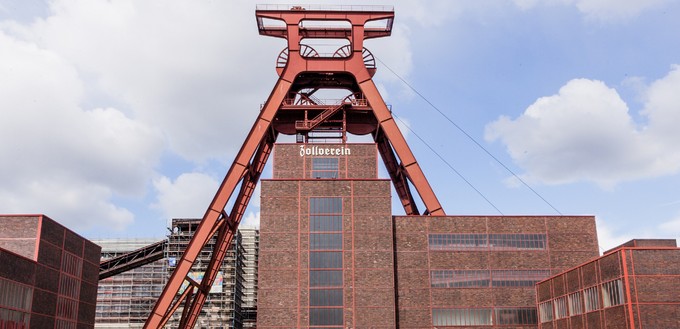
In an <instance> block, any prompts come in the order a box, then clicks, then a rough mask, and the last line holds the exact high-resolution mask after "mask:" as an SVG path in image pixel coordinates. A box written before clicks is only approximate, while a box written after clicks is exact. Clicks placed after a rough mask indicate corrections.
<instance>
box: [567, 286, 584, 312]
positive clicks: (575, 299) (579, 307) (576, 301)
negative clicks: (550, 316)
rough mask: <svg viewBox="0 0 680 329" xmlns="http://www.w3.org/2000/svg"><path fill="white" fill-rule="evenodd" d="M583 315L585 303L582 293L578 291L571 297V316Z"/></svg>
mask: <svg viewBox="0 0 680 329" xmlns="http://www.w3.org/2000/svg"><path fill="white" fill-rule="evenodd" d="M582 313H583V301H582V300H581V292H580V291H577V292H575V293H573V294H571V295H569V315H579V314H582Z"/></svg>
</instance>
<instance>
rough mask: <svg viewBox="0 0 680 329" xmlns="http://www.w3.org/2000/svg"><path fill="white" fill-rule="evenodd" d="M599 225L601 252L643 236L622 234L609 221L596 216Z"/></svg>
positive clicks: (598, 233) (598, 237)
mask: <svg viewBox="0 0 680 329" xmlns="http://www.w3.org/2000/svg"><path fill="white" fill-rule="evenodd" d="M596 226H597V241H598V244H599V245H600V252H601V253H602V252H605V251H607V250H610V249H612V248H614V247H616V246H620V245H621V244H623V243H625V242H628V241H630V240H632V239H635V238H638V239H639V238H642V236H635V237H633V236H631V235H629V234H620V232H616V231H614V230H613V229H612V228H611V227H610V226H609V224H607V222H605V221H604V220H602V219H600V218H596Z"/></svg>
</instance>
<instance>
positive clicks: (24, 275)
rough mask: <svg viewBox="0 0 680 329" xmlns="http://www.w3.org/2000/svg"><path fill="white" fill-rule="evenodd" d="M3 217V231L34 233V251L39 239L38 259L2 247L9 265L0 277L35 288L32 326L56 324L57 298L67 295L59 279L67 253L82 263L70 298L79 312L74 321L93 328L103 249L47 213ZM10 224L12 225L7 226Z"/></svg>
mask: <svg viewBox="0 0 680 329" xmlns="http://www.w3.org/2000/svg"><path fill="white" fill-rule="evenodd" d="M4 219H5V218H3V221H1V222H0V224H3V225H0V231H3V232H11V231H13V230H17V231H16V232H15V234H14V236H27V234H30V235H32V236H33V237H34V239H33V248H32V249H33V250H35V239H39V240H38V242H39V243H38V255H37V262H36V261H35V260H36V257H34V253H35V252H34V251H32V252H29V254H30V255H29V256H28V257H26V258H24V257H22V256H24V255H22V256H18V255H16V254H12V253H7V252H4V251H2V250H0V264H9V266H0V277H2V278H5V279H8V280H10V281H15V282H19V283H22V284H26V285H29V286H32V287H33V299H32V301H33V302H32V305H31V310H30V312H31V316H30V326H31V328H52V327H54V326H55V319H56V316H57V303H58V299H59V297H60V296H64V295H63V293H62V292H60V282H61V277H62V276H63V275H65V274H64V270H65V267H64V264H63V262H62V259H63V257H64V255H65V254H66V253H68V254H69V255H70V256H71V257H72V258H73V259H77V262H79V263H81V266H80V267H79V268H80V271H79V275H74V277H75V280H77V284H76V285H77V288H76V289H77V293H76V294H75V295H74V296H71V297H73V299H74V300H75V302H76V304H77V310H74V311H75V312H76V313H74V318H73V319H71V320H72V321H75V322H77V327H78V328H92V327H94V318H95V304H96V300H97V284H98V280H99V257H100V254H101V248H100V247H99V246H97V245H95V244H94V243H92V242H90V241H88V240H86V239H84V238H82V237H81V236H79V235H77V234H75V233H73V232H72V231H70V230H68V229H66V228H65V227H63V226H62V225H60V224H58V223H57V222H55V221H53V220H52V219H50V218H48V217H47V216H42V215H40V216H16V217H14V220H9V221H4ZM17 221H18V222H17ZM10 223H13V226H11V227H8V226H6V224H10ZM22 230H26V232H21V231H22ZM32 260H33V261H32Z"/></svg>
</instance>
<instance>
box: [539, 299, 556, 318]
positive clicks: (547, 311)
mask: <svg viewBox="0 0 680 329" xmlns="http://www.w3.org/2000/svg"><path fill="white" fill-rule="evenodd" d="M538 313H539V315H540V317H541V323H545V322H550V321H552V320H553V305H552V302H551V301H548V302H543V303H540V304H538Z"/></svg>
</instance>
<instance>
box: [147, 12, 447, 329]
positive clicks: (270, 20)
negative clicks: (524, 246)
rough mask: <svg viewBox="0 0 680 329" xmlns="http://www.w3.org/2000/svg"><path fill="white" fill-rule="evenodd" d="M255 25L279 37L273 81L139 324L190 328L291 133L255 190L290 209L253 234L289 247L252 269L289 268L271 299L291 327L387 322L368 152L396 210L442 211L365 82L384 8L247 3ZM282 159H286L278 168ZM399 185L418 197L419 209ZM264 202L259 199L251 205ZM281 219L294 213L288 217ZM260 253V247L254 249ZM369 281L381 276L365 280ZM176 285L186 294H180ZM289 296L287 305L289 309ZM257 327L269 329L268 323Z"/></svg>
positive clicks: (383, 201)
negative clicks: (384, 175)
mask: <svg viewBox="0 0 680 329" xmlns="http://www.w3.org/2000/svg"><path fill="white" fill-rule="evenodd" d="M256 18H257V24H258V30H259V32H260V34H261V35H265V36H272V37H277V38H283V39H285V40H286V42H287V47H285V48H284V50H283V51H281V53H280V54H279V56H278V58H277V60H276V71H277V72H278V74H279V79H278V81H277V82H276V85H275V86H274V89H273V90H272V93H271V95H270V96H269V98H268V99H267V102H266V103H265V104H264V106H263V108H262V109H261V111H260V114H259V116H258V118H257V120H256V121H255V123H254V125H253V127H252V129H251V130H250V133H249V134H248V137H247V138H246V140H245V141H244V143H243V146H242V147H241V149H240V151H239V153H238V154H237V156H236V159H235V160H234V163H233V164H232V166H231V168H230V169H229V171H228V173H227V175H226V177H225V179H224V181H223V183H222V185H221V186H220V188H219V190H218V191H217V193H216V195H215V198H214V199H213V201H212V202H211V204H210V206H209V207H208V210H207V211H206V213H205V215H204V217H203V219H202V221H201V224H200V225H199V227H198V229H197V230H196V232H195V234H194V237H193V239H192V241H191V242H190V243H189V246H188V247H187V249H186V252H185V253H184V255H183V256H182V258H181V260H180V261H179V262H178V263H177V267H176V269H175V271H174V272H173V274H172V276H171V278H170V280H169V282H168V285H167V286H166V288H165V289H164V290H163V293H162V294H161V296H160V298H159V300H158V302H157V303H156V305H155V307H154V309H153V311H152V314H151V315H150V316H149V319H148V321H147V323H146V325H145V327H146V328H159V327H162V326H164V325H165V323H166V322H167V321H168V319H169V318H170V316H171V315H172V313H174V312H175V311H176V310H178V309H180V308H181V309H182V321H181V323H180V327H182V328H185V327H186V328H191V327H193V325H194V324H195V323H196V320H197V317H198V316H199V314H200V310H201V307H202V305H203V303H204V302H205V299H206V297H207V293H208V291H209V288H210V286H211V284H212V282H213V281H214V279H215V276H216V275H217V271H218V269H219V266H220V264H221V262H222V260H223V259H224V256H225V254H226V251H227V249H228V246H229V243H230V241H231V239H232V237H233V236H234V233H235V231H236V228H237V227H238V224H239V222H240V221H241V218H242V216H243V213H244V212H245V209H246V207H247V205H248V202H249V201H250V198H251V196H252V194H253V191H254V189H255V187H256V185H257V182H258V180H259V178H260V174H261V173H262V170H263V169H264V166H265V163H266V161H267V159H268V157H269V155H270V153H271V151H272V149H273V147H274V142H275V141H276V138H277V136H278V134H289V135H296V137H297V142H298V143H299V144H294V145H288V146H280V147H279V149H280V153H281V154H280V155H279V156H278V157H277V161H281V162H280V163H278V162H277V164H276V168H277V174H276V175H277V177H279V178H280V179H284V178H285V179H287V180H289V182H288V183H283V182H279V181H276V182H274V181H270V182H268V183H267V186H266V188H265V190H267V192H266V193H267V194H268V195H270V196H271V197H272V198H273V199H272V200H273V201H272V202H274V201H277V200H279V201H280V199H279V198H274V196H275V195H276V193H277V192H280V191H284V190H285V191H287V192H290V193H297V194H298V195H297V196H296V195H295V194H294V195H293V196H295V197H297V198H298V199H297V200H298V204H297V205H295V209H292V208H291V209H289V208H277V209H272V210H276V211H281V213H280V214H284V213H285V214H286V215H285V216H284V217H285V218H286V220H285V222H280V221H281V220H282V219H281V218H278V217H277V218H274V217H276V216H274V217H271V218H270V219H267V220H265V221H268V222H269V224H266V225H263V228H266V227H269V228H270V229H272V230H274V231H269V233H270V234H272V237H277V238H280V239H285V240H286V241H287V242H288V243H292V242H295V241H297V245H296V246H295V248H293V246H292V245H291V246H289V247H290V248H292V249H289V250H288V251H292V252H291V253H287V252H280V253H278V254H267V253H263V254H262V256H261V257H262V261H261V264H262V265H261V266H264V267H265V268H266V267H267V266H270V269H276V268H280V267H284V268H287V267H288V266H292V267H291V268H294V270H291V271H287V272H285V275H288V276H289V278H290V279H291V280H293V281H291V282H290V285H286V287H288V288H290V290H291V291H289V292H290V293H292V294H293V295H290V296H297V297H296V298H292V297H286V298H285V300H280V302H286V303H287V304H285V305H286V306H285V307H284V308H286V307H288V306H290V307H293V306H295V307H293V308H294V309H295V310H296V311H295V312H296V313H295V320H294V322H290V323H291V325H293V326H302V327H309V326H311V327H314V326H316V325H321V326H335V325H339V326H342V325H343V323H355V322H356V323H361V321H364V322H363V323H365V324H367V325H368V324H371V323H372V324H376V323H382V324H383V325H384V326H387V327H394V323H395V322H394V317H395V315H394V313H395V310H394V301H393V299H392V301H391V302H390V301H388V300H387V299H385V298H386V296H387V295H389V294H391V295H392V297H394V288H393V286H394V285H393V282H392V281H389V280H390V277H391V276H393V275H391V274H390V273H391V272H390V271H391V268H393V266H392V264H391V262H392V260H391V259H392V258H391V257H392V256H391V255H392V252H391V246H390V244H391V238H390V237H391V235H390V234H391V233H390V232H391V231H390V227H391V224H389V223H390V221H389V215H390V200H389V195H390V189H389V180H388V181H379V180H377V169H376V168H377V163H376V160H377V154H380V156H381V158H382V160H383V162H384V163H385V167H386V169H387V171H388V172H389V175H390V179H391V181H392V183H393V184H394V187H395V190H396V192H397V195H398V197H399V200H400V202H401V204H402V206H403V207H404V211H405V213H406V214H407V215H421V214H422V215H438V216H443V215H445V214H444V211H443V209H442V207H441V205H440V203H439V200H438V199H437V197H436V196H435V194H434V192H433V191H432V188H431V187H430V184H429V183H428V181H427V179H426V178H425V176H424V174H423V172H422V170H421V168H420V166H419V165H418V163H417V161H416V159H415V157H414V156H413V153H412V152H411V150H410V149H409V147H408V145H407V144H406V140H405V139H404V137H403V135H402V134H401V132H400V131H399V129H398V128H397V125H396V123H395V121H394V118H393V117H392V115H391V113H390V110H389V109H388V107H387V105H386V104H385V102H384V101H383V99H382V98H381V97H380V94H379V92H378V89H377V88H376V85H375V84H374V82H373V80H372V76H373V75H374V74H375V71H376V65H375V64H376V60H375V58H374V57H373V54H372V53H371V52H370V51H369V50H368V49H366V48H365V47H364V40H366V39H371V38H379V37H386V36H389V35H390V34H391V32H392V22H393V19H394V10H393V9H392V7H384V6H308V5H305V6H304V7H303V6H286V5H262V6H258V7H257V10H256ZM315 41H321V43H324V42H326V41H328V42H330V43H334V42H335V43H336V44H337V47H336V49H331V50H330V52H328V53H326V52H324V51H321V52H320V51H317V50H316V49H314V47H313V46H311V44H313V43H314V42H315ZM324 90H334V91H340V93H341V94H342V93H344V96H343V97H342V98H341V99H338V100H332V101H324V100H320V99H319V97H317V96H318V94H319V93H318V92H319V91H324ZM347 134H356V135H367V134H370V135H371V136H372V137H373V139H374V141H375V144H370V145H349V144H347V143H346V142H347ZM320 142H323V143H326V144H320ZM329 142H331V143H332V144H328V143H329ZM286 162H291V163H290V164H288V165H284V164H285V163H286ZM275 179H276V178H275ZM357 179H359V180H361V181H359V180H357ZM307 180H312V181H309V182H308V181H307ZM291 184H292V185H291ZM296 184H297V186H296ZM411 187H413V188H414V189H415V191H416V192H417V194H418V196H419V199H420V200H421V201H422V205H423V207H424V209H423V210H422V211H421V210H419V209H418V206H417V205H416V202H415V200H416V199H415V198H414V196H415V194H413V193H412V191H411ZM236 191H238V192H237V193H235V194H234V192H236ZM303 194H304V196H302V195H303ZM232 195H233V197H232ZM281 197H283V196H281ZM230 201H231V203H233V207H232V210H231V211H230V212H227V211H226V210H225V207H226V206H227V203H230ZM271 206H272V205H271V204H269V203H268V201H264V202H263V208H265V209H269V207H271ZM290 206H292V204H287V206H286V207H290ZM266 212H267V211H265V213H266ZM270 214H277V213H276V212H270ZM303 214H304V216H303ZM292 215H295V216H293V217H289V216H292ZM373 221H375V222H373ZM388 224H389V225H388ZM296 225H297V226H296ZM264 232H265V231H262V234H265V233H264ZM368 232H373V234H368ZM214 236H217V237H216V243H215V247H214V250H213V253H212V258H211V260H210V264H209V265H208V266H207V270H206V272H205V275H204V277H203V280H202V281H201V282H196V281H194V280H192V279H191V278H190V277H188V273H189V272H190V270H191V268H192V266H193V263H194V262H195V261H196V258H197V255H198V254H199V252H200V251H201V249H202V247H203V246H204V245H205V244H206V243H207V242H208V241H210V239H211V238H212V237H214ZM303 238H304V239H303ZM295 239H297V240H295ZM358 239H372V240H371V242H370V243H369V244H373V245H374V246H373V247H372V248H370V250H354V249H352V245H353V243H354V241H358ZM373 240H375V241H373ZM262 241H263V243H264V238H263V239H262ZM302 243H306V244H307V245H302ZM261 247H262V249H263V250H265V249H266V248H267V246H266V245H265V244H263V245H262V246H261ZM343 251H348V253H345V254H343ZM272 255H277V256H276V259H275V260H271V261H272V262H273V263H272V262H270V260H269V259H268V257H272ZM289 261H292V262H294V263H295V264H292V263H289ZM301 266H302V267H301ZM388 269H389V270H388ZM264 271H266V270H264ZM276 272H277V271H273V272H271V273H276ZM308 272H309V273H308ZM263 273H266V272H263ZM281 273H282V274H281V275H283V272H281ZM367 273H373V274H379V273H380V274H381V275H380V276H373V275H368V274H367ZM281 278H283V276H280V277H277V280H281ZM370 278H382V279H381V282H370V281H365V280H370ZM357 280H359V281H357ZM361 280H364V281H361ZM261 282H262V284H261V285H260V289H261V290H262V291H263V294H262V295H261V297H260V302H259V303H260V304H262V305H263V307H264V305H267V303H268V302H271V301H272V300H271V299H268V297H267V293H266V292H265V291H266V289H267V285H266V282H267V279H266V276H265V279H263V281H261ZM272 282H274V281H272ZM276 282H279V281H276ZM184 283H188V288H187V289H183V290H182V289H181V287H182V285H183V284H184ZM293 283H294V285H292V284H293ZM354 285H357V287H358V286H359V285H367V286H373V287H374V289H376V290H375V291H374V294H369V295H361V296H359V295H357V294H358V293H359V289H358V288H357V289H354V288H352V287H354ZM303 286H304V289H303V288H302V287H303ZM388 286H389V288H388ZM270 288H272V287H271V286H270ZM273 288H274V289H279V290H277V291H278V292H277V293H281V292H282V290H280V289H283V288H282V286H281V285H278V284H277V286H276V287H273ZM383 288H384V289H383ZM273 294H275V293H273ZM305 295H307V296H306V297H305ZM304 298H307V299H304ZM360 298H363V299H361V300H360ZM291 301H295V303H296V304H295V303H294V305H293V304H289V302H291ZM266 308H267V307H265V308H264V309H266ZM274 308H275V307H274V306H272V309H274ZM368 310H371V312H374V313H370V314H381V315H380V319H384V321H383V320H380V321H379V320H378V317H375V316H373V315H369V314H368V313H365V312H367V311H368ZM362 312H363V313H362ZM364 315H365V316H366V317H364ZM259 316H260V315H258V318H259ZM262 316H266V315H262ZM278 316H279V315H276V317H277V318H278ZM360 318H362V319H373V320H370V321H369V320H360ZM272 321H273V320H272ZM277 321H278V320H277ZM343 321H344V322H343ZM366 321H369V322H366ZM269 323H270V324H272V325H274V323H275V321H273V322H269ZM258 326H261V325H258ZM380 326H381V325H378V327H380Z"/></svg>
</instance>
